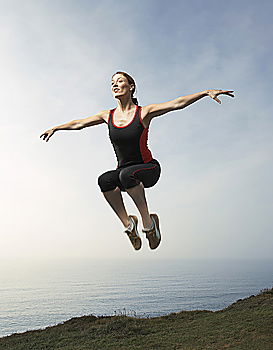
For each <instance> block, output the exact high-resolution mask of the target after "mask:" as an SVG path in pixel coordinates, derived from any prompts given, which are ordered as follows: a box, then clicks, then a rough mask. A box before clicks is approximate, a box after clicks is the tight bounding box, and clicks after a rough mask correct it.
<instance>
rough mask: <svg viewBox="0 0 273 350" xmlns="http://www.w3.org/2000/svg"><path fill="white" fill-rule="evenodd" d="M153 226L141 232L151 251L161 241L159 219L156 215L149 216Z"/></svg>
mask: <svg viewBox="0 0 273 350" xmlns="http://www.w3.org/2000/svg"><path fill="white" fill-rule="evenodd" d="M151 219H152V221H153V226H152V228H150V229H143V230H142V232H144V233H146V238H147V239H148V241H149V246H150V248H151V249H156V248H157V247H158V246H159V244H160V241H161V234H160V229H159V218H158V216H157V215H156V214H151Z"/></svg>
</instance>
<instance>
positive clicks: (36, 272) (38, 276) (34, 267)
mask: <svg viewBox="0 0 273 350" xmlns="http://www.w3.org/2000/svg"><path fill="white" fill-rule="evenodd" d="M272 286H273V260H262V261H261V260H259V261H250V260H242V261H238V260H160V261H154V260H145V261H141V262H139V261H136V260H130V259H127V260H123V261H122V260H105V261H103V260H81V261H78V260H77V261H58V262H51V263H49V262H43V263H42V262H35V263H33V262H32V263H30V262H24V261H17V262H16V263H14V264H10V263H2V264H1V266H0V337H2V336H6V335H10V334H12V333H16V332H24V331H27V330H31V329H38V328H45V327H46V326H49V325H54V324H57V323H61V322H63V321H65V320H68V319H70V318H72V317H78V316H82V315H90V314H93V315H97V316H98V315H120V314H126V315H130V316H137V317H154V316H159V315H165V314H168V313H171V312H179V311H181V310H196V309H199V310H200V309H202V310H204V309H206V310H213V311H215V310H220V309H223V308H225V307H227V306H228V305H230V304H231V303H233V302H235V301H236V300H238V299H240V298H245V297H248V296H250V295H253V294H257V293H259V292H260V290H262V289H264V288H271V287H272Z"/></svg>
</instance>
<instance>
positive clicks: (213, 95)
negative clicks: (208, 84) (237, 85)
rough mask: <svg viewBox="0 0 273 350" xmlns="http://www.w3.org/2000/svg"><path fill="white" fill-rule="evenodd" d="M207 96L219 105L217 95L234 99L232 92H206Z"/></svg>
mask: <svg viewBox="0 0 273 350" xmlns="http://www.w3.org/2000/svg"><path fill="white" fill-rule="evenodd" d="M207 94H208V96H209V97H211V98H212V99H214V100H215V101H216V102H218V103H221V101H220V100H219V98H218V97H217V96H219V95H228V96H230V97H234V95H233V91H232V90H207Z"/></svg>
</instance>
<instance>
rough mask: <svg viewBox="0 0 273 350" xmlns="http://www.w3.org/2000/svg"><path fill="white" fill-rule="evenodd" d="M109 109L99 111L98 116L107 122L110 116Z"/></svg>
mask: <svg viewBox="0 0 273 350" xmlns="http://www.w3.org/2000/svg"><path fill="white" fill-rule="evenodd" d="M109 113H110V110H109V109H105V110H103V111H100V112H98V113H97V117H98V118H100V119H101V120H103V121H104V122H105V123H108V118H109Z"/></svg>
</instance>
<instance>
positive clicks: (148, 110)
mask: <svg viewBox="0 0 273 350" xmlns="http://www.w3.org/2000/svg"><path fill="white" fill-rule="evenodd" d="M175 109H176V106H175V103H174V101H167V102H163V103H153V104H150V105H147V106H143V107H142V120H143V122H144V123H145V124H147V125H149V124H150V122H151V120H152V119H153V118H155V117H159V116H160V115H163V114H165V113H168V112H171V111H173V110H175Z"/></svg>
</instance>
